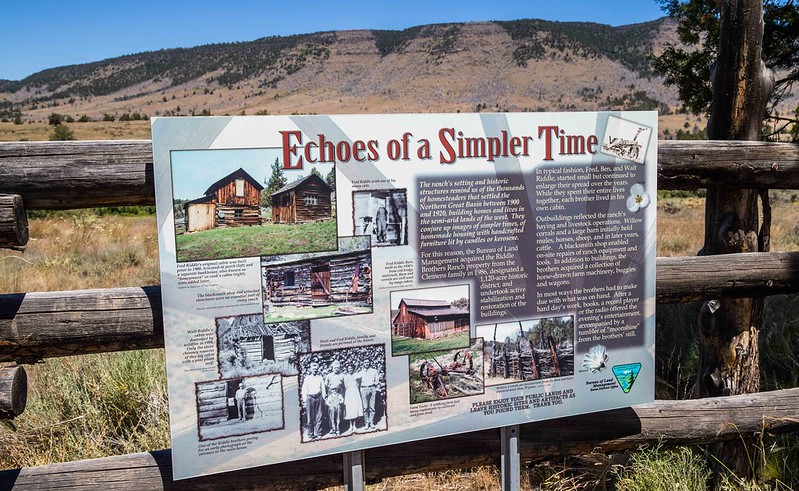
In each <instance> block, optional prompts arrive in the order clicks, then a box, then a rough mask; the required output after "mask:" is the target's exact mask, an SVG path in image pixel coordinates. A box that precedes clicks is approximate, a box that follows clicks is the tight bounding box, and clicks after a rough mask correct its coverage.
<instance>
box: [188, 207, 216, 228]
mask: <svg viewBox="0 0 799 491" xmlns="http://www.w3.org/2000/svg"><path fill="white" fill-rule="evenodd" d="M188 208H189V209H188V210H187V216H186V232H199V231H201V230H211V229H212V228H214V218H215V215H216V212H215V210H216V206H214V204H213V203H197V204H194V205H189V207H188Z"/></svg>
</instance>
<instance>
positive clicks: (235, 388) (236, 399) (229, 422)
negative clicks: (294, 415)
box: [194, 373, 286, 441]
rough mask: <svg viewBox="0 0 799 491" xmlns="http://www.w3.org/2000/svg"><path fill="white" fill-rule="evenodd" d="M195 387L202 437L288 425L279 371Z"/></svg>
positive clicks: (200, 384)
mask: <svg viewBox="0 0 799 491" xmlns="http://www.w3.org/2000/svg"><path fill="white" fill-rule="evenodd" d="M194 388H195V389H194V390H195V395H196V403H197V433H198V436H199V438H200V441H205V440H215V439H217V438H227V437H231V436H242V435H250V434H253V433H262V432H265V431H274V430H282V429H284V428H285V427H286V418H285V414H284V403H283V377H282V375H281V374H279V373H270V374H265V375H260V376H256V377H236V378H230V379H222V380H210V381H207V382H198V383H196V384H195V385H194Z"/></svg>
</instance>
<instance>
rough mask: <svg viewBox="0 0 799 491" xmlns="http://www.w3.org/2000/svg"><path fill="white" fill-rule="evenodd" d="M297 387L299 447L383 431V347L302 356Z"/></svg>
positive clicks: (384, 396) (370, 346)
mask: <svg viewBox="0 0 799 491" xmlns="http://www.w3.org/2000/svg"><path fill="white" fill-rule="evenodd" d="M299 384H300V419H301V421H300V431H301V434H302V438H301V440H302V442H303V443H308V442H312V441H315V440H321V439H329V438H343V437H350V436H353V435H358V434H363V433H372V432H375V431H384V430H387V429H388V418H387V411H386V347H385V345H383V344H375V345H369V346H359V347H355V348H344V349H339V350H328V351H317V352H313V353H305V354H302V355H300V375H299Z"/></svg>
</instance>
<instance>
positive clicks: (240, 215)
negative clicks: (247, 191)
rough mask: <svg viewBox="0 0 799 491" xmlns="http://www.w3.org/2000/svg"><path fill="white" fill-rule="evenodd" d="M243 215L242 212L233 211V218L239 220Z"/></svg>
mask: <svg viewBox="0 0 799 491" xmlns="http://www.w3.org/2000/svg"><path fill="white" fill-rule="evenodd" d="M243 215H244V211H243V210H233V216H234V217H235V218H241V217H242V216H243Z"/></svg>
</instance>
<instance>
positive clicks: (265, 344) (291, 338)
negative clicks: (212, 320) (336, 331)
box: [216, 312, 311, 378]
mask: <svg viewBox="0 0 799 491" xmlns="http://www.w3.org/2000/svg"><path fill="white" fill-rule="evenodd" d="M216 336H217V362H218V366H219V375H220V376H221V377H222V378H230V377H234V376H242V375H260V374H264V373H274V372H279V373H280V374H282V375H283V376H284V377H291V376H294V375H297V370H298V368H297V359H298V354H299V353H302V352H305V351H309V350H310V349H311V326H310V323H309V322H308V321H294V322H277V323H272V324H266V323H265V322H264V316H263V313H262V312H258V313H257V314H246V315H237V316H230V317H219V318H217V319H216Z"/></svg>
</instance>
